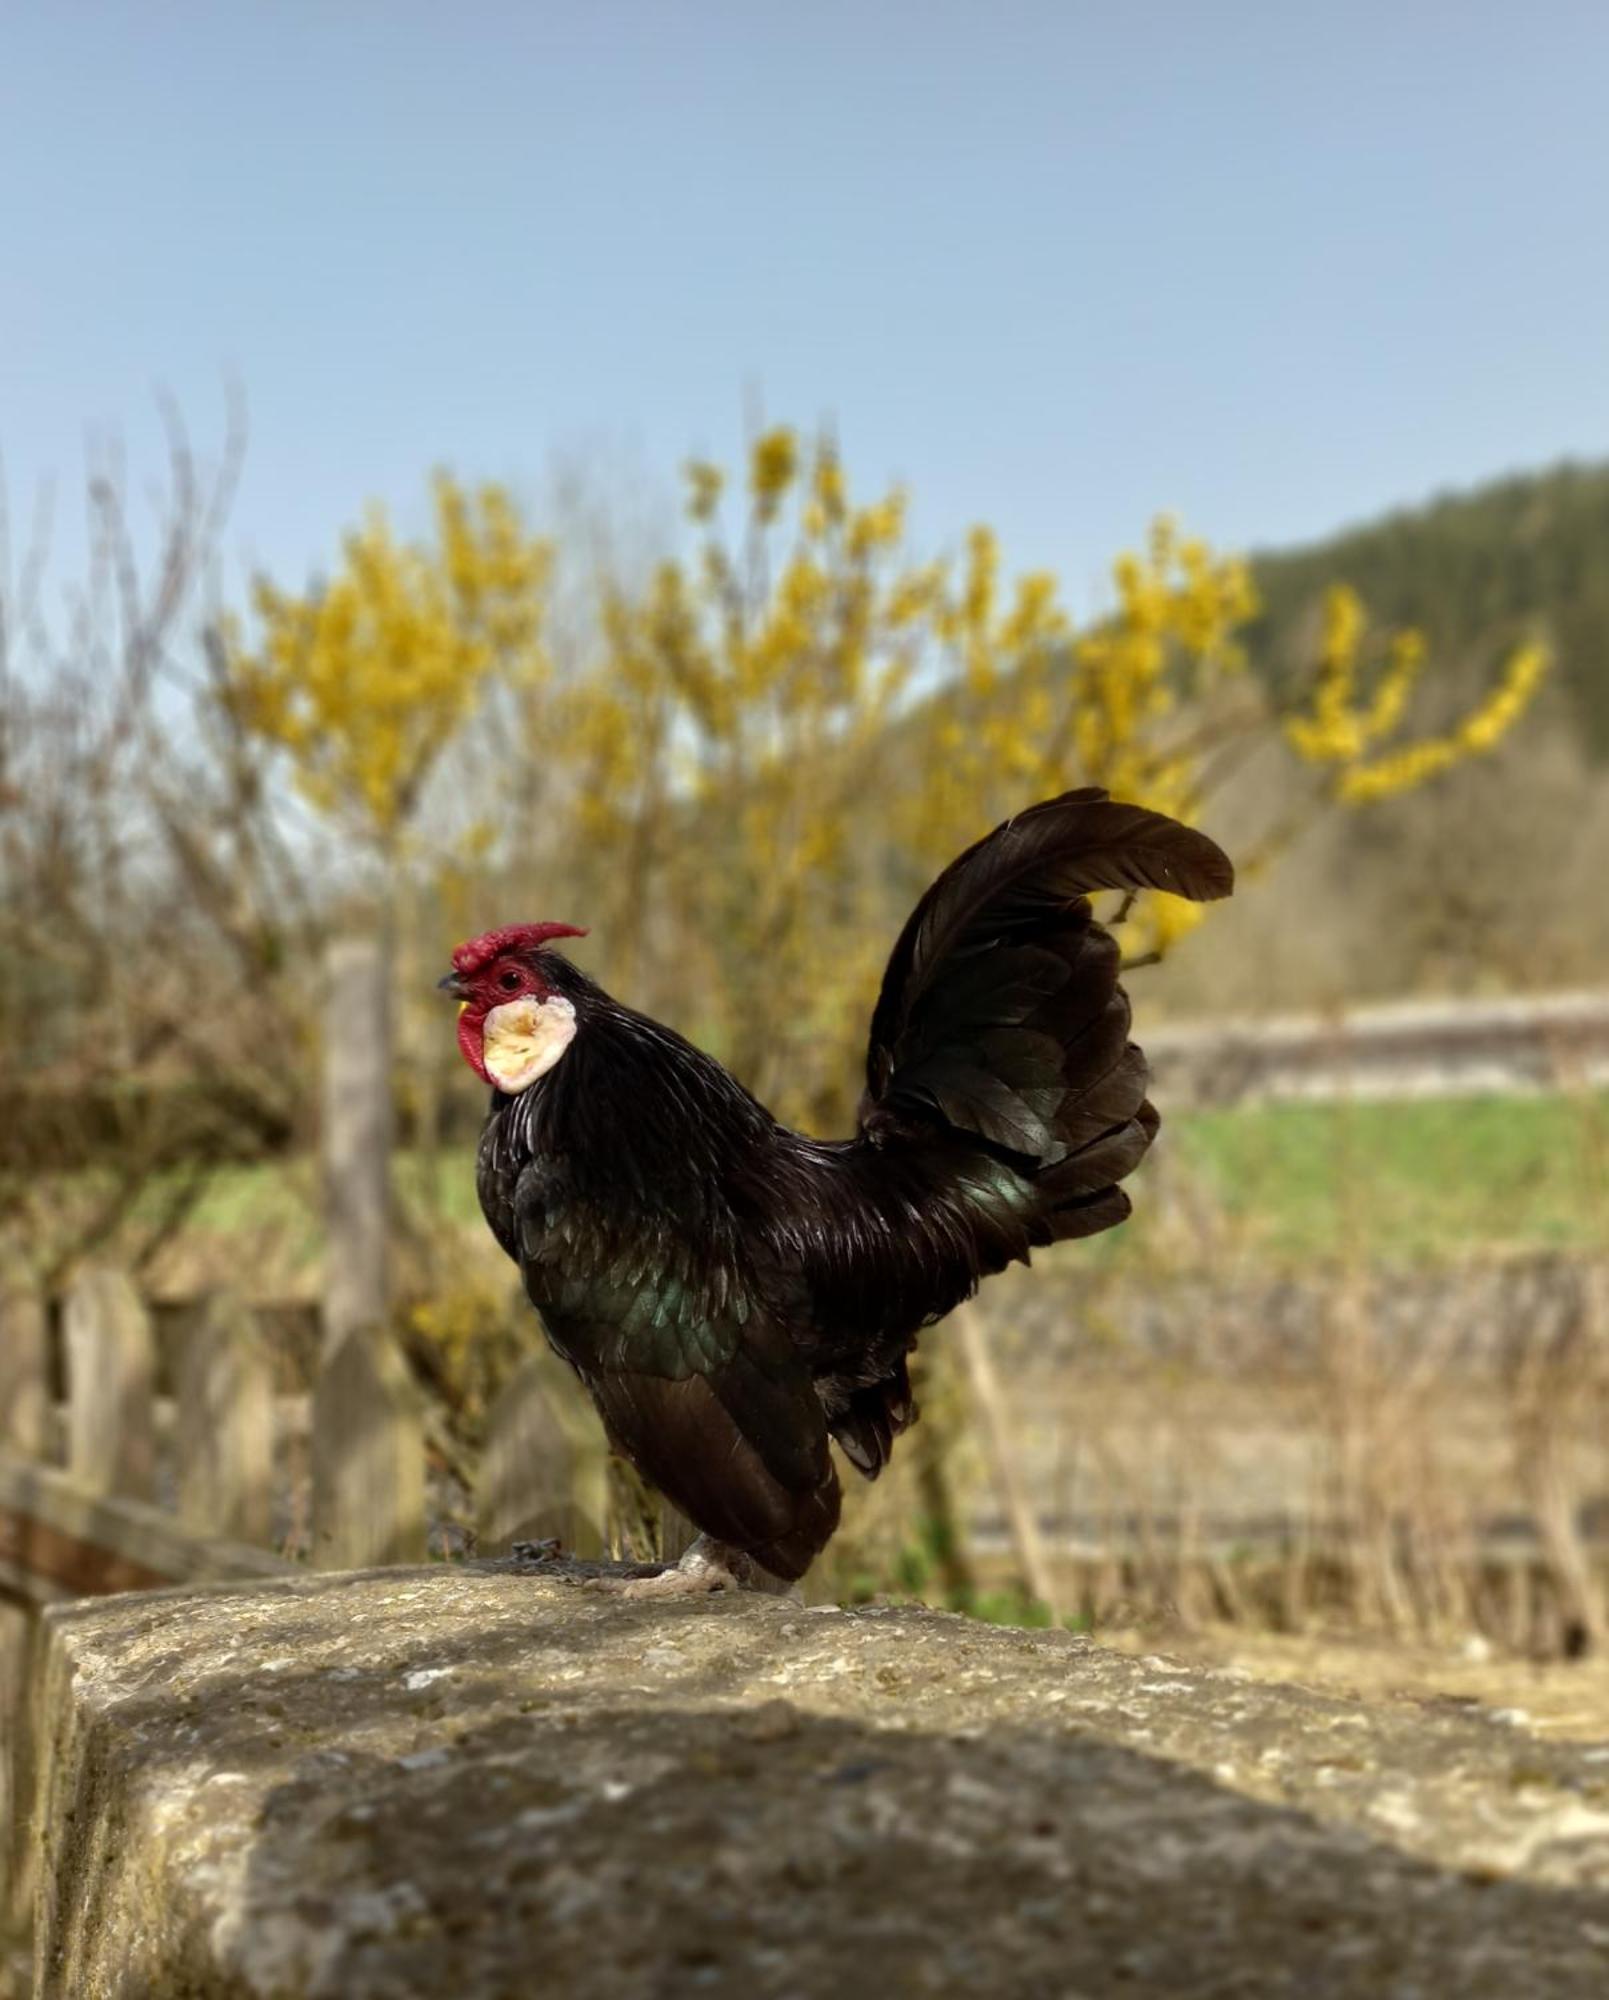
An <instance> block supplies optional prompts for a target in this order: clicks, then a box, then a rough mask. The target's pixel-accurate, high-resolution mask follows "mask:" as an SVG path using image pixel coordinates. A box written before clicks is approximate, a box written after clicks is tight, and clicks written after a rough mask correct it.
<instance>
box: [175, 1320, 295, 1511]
mask: <svg viewBox="0 0 1609 2000" xmlns="http://www.w3.org/2000/svg"><path fill="white" fill-rule="evenodd" d="M178 1389H179V1396H178V1403H179V1417H178V1448H177V1459H178V1468H179V1518H180V1519H181V1520H182V1521H183V1522H184V1524H185V1526H186V1527H188V1528H191V1529H193V1530H195V1531H196V1532H198V1533H204V1534H214V1535H225V1536H227V1537H228V1538H229V1539H230V1540H231V1541H241V1542H257V1543H261V1544H266V1543H267V1542H268V1540H269V1538H270V1536H271V1534H272V1532H273V1503H274V1494H273V1477H274V1371H273V1363H272V1360H271V1359H270V1357H269V1353H268V1349H267V1347H266V1346H265V1345H264V1342H263V1339H262V1336H261V1334H260V1333H259V1332H258V1329H257V1322H256V1318H255V1316H254V1315H253V1314H252V1313H251V1312H250V1311H249V1309H248V1308H247V1307H246V1305H245V1304H244V1302H243V1301H242V1300H240V1299H239V1298H237V1297H235V1296H234V1295H232V1294H229V1293H221V1294H220V1295H219V1296H218V1297H216V1298H214V1299H212V1300H210V1301H209V1302H208V1305H207V1307H206V1310H205V1311H204V1312H203V1313H202V1315H201V1317H200V1319H199V1320H198V1321H197V1322H196V1324H195V1325H194V1326H193V1327H192V1329H191V1331H190V1334H189V1337H188V1339H187V1340H186V1342H185V1347H184V1353H183V1356H182V1357H181V1360H180V1364H179V1383H178Z"/></svg>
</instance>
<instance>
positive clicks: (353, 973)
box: [321, 937, 393, 1355]
mask: <svg viewBox="0 0 1609 2000" xmlns="http://www.w3.org/2000/svg"><path fill="white" fill-rule="evenodd" d="M390 971H391V968H390V955H389V953H388V952H387V951H386V949H385V946H384V944H383V943H382V941H381V940H380V939H378V938H374V937H350V938H337V939H336V940H335V941H334V943H332V944H331V946H330V948H329V952H328V954H327V957H326V960H325V976H326V995H325V1011H324V1086H323V1119H322V1127H321V1143H322V1150H323V1168H324V1201H325V1215H326V1219H327V1222H328V1227H329V1234H328V1246H329V1247H328V1248H327V1250H326V1251H325V1256H324V1352H325V1354H326V1355H333V1354H334V1353H335V1351H336V1349H337V1348H338V1347H339V1346H340V1345H341V1343H342V1341H343V1340H344V1339H345V1338H346V1336H347V1335H348V1334H349V1333H352V1332H354V1331H356V1330H357V1329H358V1328H360V1327H368V1326H383V1325H384V1324H385V1321H386V1316H387V1310H388V1307H389V1304H390V1294H389V1278H388V1255H389V1247H390V1234H391V1141H392V1124H393V1119H392V1106H391V993H390Z"/></svg>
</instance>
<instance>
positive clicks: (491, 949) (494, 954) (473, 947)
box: [453, 924, 586, 976]
mask: <svg viewBox="0 0 1609 2000" xmlns="http://www.w3.org/2000/svg"><path fill="white" fill-rule="evenodd" d="M585 936H586V932H585V931H584V930H582V929H579V928H578V927H577V926H576V925H575V924H505V925H504V926H503V928H502V929H501V930H500V931H486V932H484V933H483V934H482V935H481V936H480V937H477V938H471V939H470V940H469V942H468V943H467V944H461V945H460V946H459V947H458V949H457V950H456V951H455V952H454V953H453V971H454V972H461V973H464V974H467V975H471V976H472V975H473V974H475V973H477V972H479V971H481V970H482V968H483V967H485V966H488V965H490V964H491V962H492V960H493V959H494V958H501V957H502V955H503V953H504V952H505V951H535V950H536V949H537V947H538V946H539V945H544V944H546V943H547V941H548V939H549V938H556V937H585Z"/></svg>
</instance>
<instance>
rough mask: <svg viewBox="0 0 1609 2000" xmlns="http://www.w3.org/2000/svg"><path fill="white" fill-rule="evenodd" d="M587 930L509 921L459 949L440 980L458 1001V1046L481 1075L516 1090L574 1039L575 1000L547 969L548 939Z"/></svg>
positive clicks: (578, 934)
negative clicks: (562, 990) (559, 989)
mask: <svg viewBox="0 0 1609 2000" xmlns="http://www.w3.org/2000/svg"><path fill="white" fill-rule="evenodd" d="M585 936H586V932H585V931H584V930H578V929H577V928H576V926H575V925H574V924H508V925H505V927H504V928H503V929H502V930H500V931H487V932H486V934H485V935H484V936H483V937H478V938H471V939H470V940H469V942H468V943H467V944H461V945H460V946H459V947H458V949H457V950H456V951H455V952H454V953H453V969H452V971H451V972H450V973H448V975H447V977H446V978H445V979H444V980H442V982H441V986H442V990H443V991H444V992H447V993H451V994H452V995H453V996H454V998H455V999H457V1000H458V1002H459V1008H458V1046H459V1048H460V1049H462V1050H463V1053H464V1060H465V1062H467V1063H468V1064H469V1066H470V1068H471V1069H472V1070H473V1071H474V1072H475V1074H476V1075H477V1076H478V1077H480V1079H481V1080H482V1082H484V1083H489V1084H491V1085H492V1086H493V1087H494V1088H495V1089H497V1090H501V1091H505V1092H506V1093H507V1094H508V1095H509V1096H511V1097H513V1096H517V1095H518V1094H519V1092H520V1091H522V1090H525V1089H528V1088H529V1086H530V1085H531V1084H533V1083H535V1081H536V1079H537V1078H538V1077H539V1076H543V1075H545V1074H546V1073H547V1071H548V1070H550V1069H551V1068H552V1067H553V1065H554V1064H555V1063H556V1062H557V1061H558V1059H559V1057H560V1056H562V1055H563V1054H564V1052H565V1050H566V1049H567V1048H568V1047H569V1046H570V1044H571V1042H572V1041H573V1040H574V1039H575V1004H574V1002H573V1001H571V1000H568V999H566V997H565V996H564V995H563V994H562V993H560V992H557V991H556V990H555V988H554V986H553V983H552V981H551V980H550V979H549V978H548V977H547V974H548V972H549V971H550V970H551V969H552V965H551V961H550V960H548V959H547V958H546V955H545V954H544V952H543V949H542V947H543V946H544V945H545V944H546V943H547V942H548V940H549V939H550V938H560V937H585Z"/></svg>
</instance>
